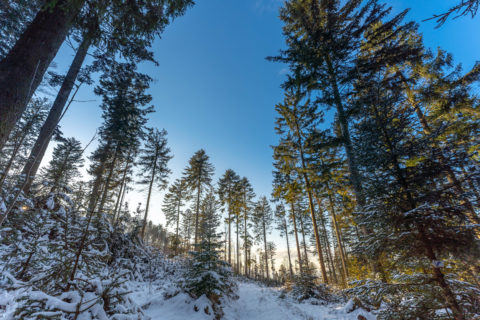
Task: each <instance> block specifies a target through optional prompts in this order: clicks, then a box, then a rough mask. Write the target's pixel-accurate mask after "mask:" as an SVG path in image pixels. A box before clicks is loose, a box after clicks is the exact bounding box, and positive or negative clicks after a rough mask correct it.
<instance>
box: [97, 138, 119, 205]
mask: <svg viewBox="0 0 480 320" xmlns="http://www.w3.org/2000/svg"><path fill="white" fill-rule="evenodd" d="M117 156H118V147H117V148H116V149H115V153H114V155H113V160H112V164H111V166H110V171H109V172H108V176H107V179H106V180H105V184H104V186H103V187H104V189H103V195H102V200H101V201H100V205H99V206H98V212H99V213H101V212H102V211H103V207H104V206H105V202H106V201H107V196H108V189H109V188H110V181H112V177H113V171H114V170H115V164H116V163H117Z"/></svg>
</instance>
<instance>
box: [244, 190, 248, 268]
mask: <svg viewBox="0 0 480 320" xmlns="http://www.w3.org/2000/svg"><path fill="white" fill-rule="evenodd" d="M243 201H244V203H245V208H244V212H243V222H244V223H243V228H244V229H243V232H244V238H243V253H244V254H245V259H244V260H245V276H247V275H248V255H247V253H248V252H247V251H248V247H247V245H248V233H247V205H246V199H245V197H244V198H243Z"/></svg>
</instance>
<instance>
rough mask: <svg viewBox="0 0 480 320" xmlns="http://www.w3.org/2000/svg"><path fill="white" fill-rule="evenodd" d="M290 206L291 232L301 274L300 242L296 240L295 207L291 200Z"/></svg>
mask: <svg viewBox="0 0 480 320" xmlns="http://www.w3.org/2000/svg"><path fill="white" fill-rule="evenodd" d="M290 207H291V210H292V221H293V232H294V234H295V243H296V245H297V256H298V267H299V269H300V274H303V266H302V253H301V251H300V243H299V241H298V232H297V219H296V217H295V208H294V205H293V202H291V203H290Z"/></svg>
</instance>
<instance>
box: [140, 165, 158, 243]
mask: <svg viewBox="0 0 480 320" xmlns="http://www.w3.org/2000/svg"><path fill="white" fill-rule="evenodd" d="M156 170H157V158H155V160H154V161H153V170H152V176H151V179H150V184H149V185H148V196H147V206H146V207H145V215H144V216H143V226H142V232H141V234H140V237H141V238H142V240H143V239H144V237H145V228H146V227H147V217H148V209H149V208H150V197H151V196H152V187H153V181H154V180H155V171H156Z"/></svg>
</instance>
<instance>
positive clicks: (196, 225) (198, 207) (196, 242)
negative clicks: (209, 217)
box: [195, 181, 202, 250]
mask: <svg viewBox="0 0 480 320" xmlns="http://www.w3.org/2000/svg"><path fill="white" fill-rule="evenodd" d="M201 192H202V186H201V184H200V181H198V189H197V208H196V210H195V250H197V244H198V218H199V217H198V216H199V215H200V193H201Z"/></svg>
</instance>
